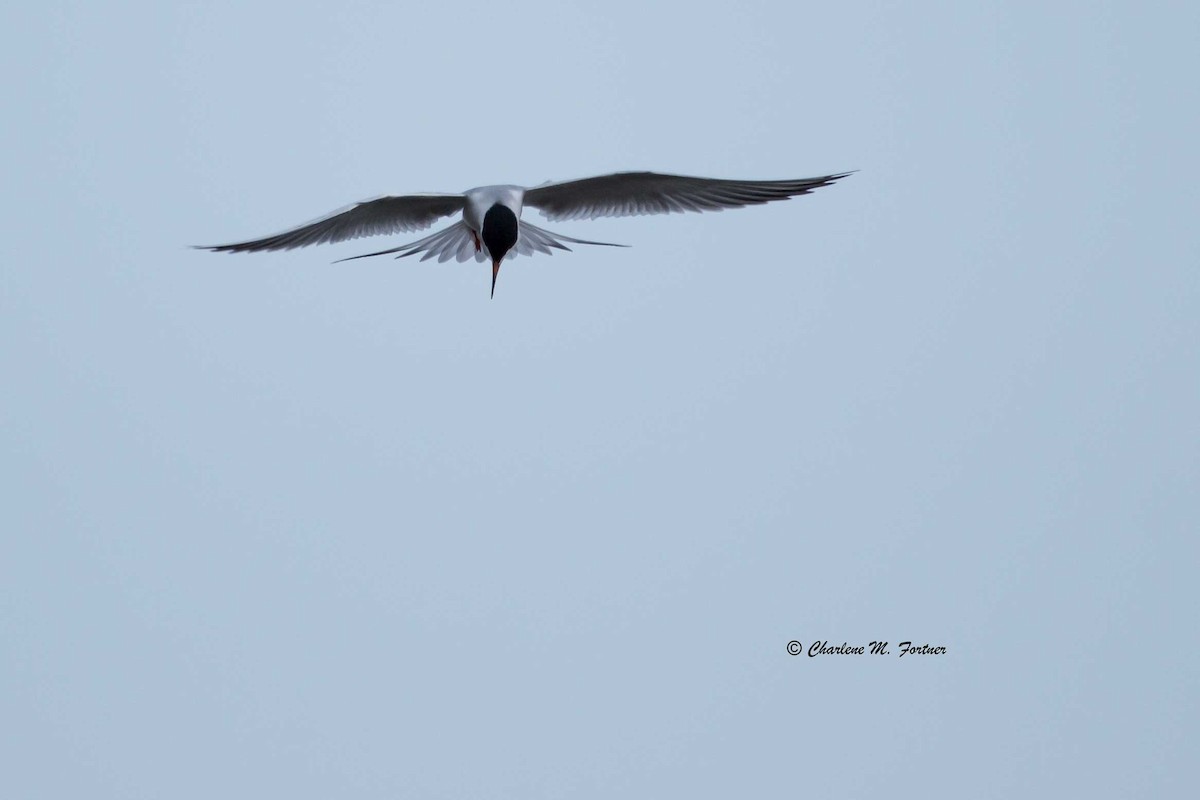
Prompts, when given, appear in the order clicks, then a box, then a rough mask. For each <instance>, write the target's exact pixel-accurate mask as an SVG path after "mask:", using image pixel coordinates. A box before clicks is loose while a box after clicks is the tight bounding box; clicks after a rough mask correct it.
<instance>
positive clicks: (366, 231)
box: [199, 194, 466, 253]
mask: <svg viewBox="0 0 1200 800" xmlns="http://www.w3.org/2000/svg"><path fill="white" fill-rule="evenodd" d="M465 203H466V198H465V197H464V196H463V195H461V194H414V195H405V196H402V197H378V198H376V199H374V200H364V201H363V202H361V203H355V204H354V205H352V206H348V207H346V208H343V209H339V210H338V211H335V212H333V213H332V214H328V215H326V216H324V217H321V218H320V219H318V220H314V221H313V222H309V223H308V224H306V225H301V226H300V227H298V228H292V229H291V230H288V231H284V232H283V233H277V234H275V235H274V236H267V237H265V238H262V239H254V240H252V241H249V242H237V243H235V244H218V245H201V246H200V247H199V249H201V250H212V251H213V252H216V253H220V252H226V253H250V252H255V251H259V250H291V249H292V248H295V247H307V246H309V245H310V244H329V243H333V242H344V241H346V240H347V239H359V238H362V237H364V236H378V235H380V234H389V233H409V232H411V231H419V230H422V229H424V228H428V227H429V226H430V225H432V224H433V223H434V221H435V220H437V219H439V218H440V217H444V216H447V215H449V214H454V213H455V212H458V211H462V209H463V206H464V204H465Z"/></svg>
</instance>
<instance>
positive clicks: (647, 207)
mask: <svg viewBox="0 0 1200 800" xmlns="http://www.w3.org/2000/svg"><path fill="white" fill-rule="evenodd" d="M849 174H850V173H849V172H842V173H839V174H835V175H824V176H822V177H819V178H799V179H797V180H782V181H737V180H720V179H717V178H692V177H687V176H683V175H660V174H658V173H654V172H618V173H615V174H612V175H601V176H598V177H595V178H583V179H582V180H575V181H563V182H559V183H545V184H542V185H541V186H535V187H533V188H526V187H524V186H507V185H506V186H480V187H478V188H476V189H469V190H467V191H465V192H462V193H461V194H410V195H401V196H397V197H392V196H385V197H377V198H375V199H374V200H364V201H363V202H361V203H355V204H354V205H351V206H347V207H346V208H342V209H339V210H337V211H334V212H333V213H332V214H328V215H326V216H324V217H321V218H320V219H318V220H314V221H313V222H309V223H308V224H306V225H301V226H299V227H297V228H292V229H291V230H287V231H284V232H283V233H277V234H275V235H274V236H267V237H264V238H262V239H252V240H251V241H248V242H237V243H234V244H221V245H203V246H201V247H200V248H199V249H202V250H212V251H214V252H226V253H249V252H256V251H260V250H291V249H293V248H296V247H307V246H308V245H310V244H326V243H333V242H343V241H346V240H348V239H359V238H361V237H364V236H378V235H382V234H395V233H410V232H412V231H419V230H423V229H425V228H428V227H429V226H430V225H432V224H433V223H434V221H436V220H438V219H440V218H441V217H446V216H449V215H451V214H457V213H461V214H462V219H461V220H459V221H458V222H456V223H454V224H453V225H451V226H450V227H448V228H446V229H444V230H441V231H438V232H437V233H435V234H433V235H432V236H427V237H425V238H424V239H420V240H418V241H415V242H410V243H409V244H405V245H401V246H400V247H393V248H390V249H388V250H380V251H379V252H377V253H365V254H363V255H361V256H351V257H350V258H343V259H340V260H341V261H351V260H353V259H355V258H370V257H372V256H382V255H388V254H390V253H395V254H396V258H404V257H405V256H411V255H415V254H417V253H421V252H423V253H425V255H424V256H422V257H421V260H422V261H425V260H427V259H430V258H437V260H438V261H439V262H443V261H448V260H450V259H451V258H454V259H457V260H458V261H459V262H463V261H466V260H467V259H469V258H472V257H473V258H474V259H475V260H476V261H479V262H482V261H484V260H485V259H488V260H491V262H492V296H493V297H495V295H496V276H497V275H498V274H499V273H500V263H501V262H502V261H504V260H505V259H506V258H513V257H514V256H516V255H518V254H520V255H523V256H530V255H533V254H534V253H545V254H547V255H551V254H552V253H553V250H554V249H558V250H570V249H571V248H569V247H567V246H566V244H564V242H570V243H571V244H593V245H602V246H605V247H627V246H628V245H620V244H613V243H612V242H591V241H588V240H586V239H574V238H572V237H570V236H564V235H562V234H560V233H551V232H550V231H548V230H544V229H543V228H539V227H537V226H536V225H533V224H530V223H529V222H526V221H525V220H522V219H521V212H522V210H524V207H525V206H531V207H533V208H536V209H538V210H539V211H540V212H541V213H542V215H543V216H545V217H546V218H547V219H549V220H551V221H556V220H571V219H595V218H597V217H626V216H636V215H639V214H669V213H672V212H676V211H679V212H682V211H720V210H722V209H725V208H742V207H744V206H750V205H760V204H762V203H770V202H772V201H774V200H786V199H788V198H790V197H795V196H797V195H802V194H808V193H809V192H811V191H812V190H813V189H819V188H821V187H822V186H828V185H829V184H831V183H833V182H834V181H836V180H839V179H840V178H844V177H846V176H847V175H849ZM335 263H336V262H335Z"/></svg>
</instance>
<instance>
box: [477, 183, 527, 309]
mask: <svg viewBox="0 0 1200 800" xmlns="http://www.w3.org/2000/svg"><path fill="white" fill-rule="evenodd" d="M518 230H519V228H518V225H517V215H516V214H514V213H513V211H512V209H511V208H509V207H508V206H503V205H501V204H499V203H496V204H495V205H494V206H492V207H491V208H489V209H488V210H487V213H486V214H484V215H483V230H482V231H481V232H480V238H481V239H483V246H484V247H486V248H487V252H488V256H489V257H490V258H491V259H492V295H493V296H494V295H495V294H496V276H497V275H498V274H499V272H500V262H501V261H503V260H504V256H506V255H508V251H509V250H511V249H512V248H513V245H515V244H516V243H517V235H518Z"/></svg>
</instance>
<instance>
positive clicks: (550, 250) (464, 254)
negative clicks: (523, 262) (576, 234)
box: [333, 220, 629, 264]
mask: <svg viewBox="0 0 1200 800" xmlns="http://www.w3.org/2000/svg"><path fill="white" fill-rule="evenodd" d="M518 230H519V235H518V237H517V243H516V245H514V246H513V248H512V249H511V250H509V251H508V253H507V255H506V257H507V258H514V257H515V256H517V255H522V256H532V255H534V254H536V253H545V254H546V255H553V254H554V251H555V250H568V251H569V250H570V249H571V248H569V247H567V246H566V244H564V242H570V243H571V244H591V245H599V246H601V247H629V245H627V244H615V243H613V242H592V241H588V240H587V239H575V238H572V237H570V236H564V235H562V234H561V233H551V232H550V231H548V230H545V229H543V228H539V227H538V226H536V225H532V224H530V223H528V222H525V221H523V220H522V221H521V222H519V227H518ZM393 253H394V254H395V255H396V258H407V257H408V256H415V255H416V254H417V253H424V254H425V255H423V256H421V260H422V261H428V260H429V259H431V258H436V259H437V260H438V262H439V263H441V262H445V261H449V260H450V259H452V258H453V259H455V260H456V261H458V262H459V263H462V262H463V261H468V260H470V259H471V258H474V259H475V260H476V261H484V260H486V257H485V256H484V254H483V252H482V251H479V250H476V249H475V237H474V236H473V235H472V233H471V229H470V228H468V227H467V224H466V223H465V222H461V221H460V222H456V223H454V224H453V225H451V226H450V227H448V228H444V229H443V230H440V231H438V232H437V233H434V234H432V235H430V236H426V237H425V238H424V239H418V240H417V241H415V242H409V243H408V244H402V245H400V246H399V247H391V248H388V249H387V250H380V251H378V252H375V253H363V254H362V255H360V256H350V257H348V258H340V259H338V260H337V261H335V262H333V263H335V264H340V263H341V262H343V261H354V260H355V259H359V258H373V257H375V256H386V255H392V254H393Z"/></svg>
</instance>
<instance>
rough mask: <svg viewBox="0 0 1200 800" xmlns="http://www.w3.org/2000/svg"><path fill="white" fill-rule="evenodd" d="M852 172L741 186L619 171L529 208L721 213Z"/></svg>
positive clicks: (552, 215) (567, 213) (585, 214)
mask: <svg viewBox="0 0 1200 800" xmlns="http://www.w3.org/2000/svg"><path fill="white" fill-rule="evenodd" d="M853 173H854V171H853V170H852V171H850V172H839V173H834V174H831V175H822V176H820V177H816V178H797V179H793V180H778V181H739V180H723V179H719V178H694V177H689V176H685V175H662V174H659V173H655V172H618V173H615V174H612V175H601V176H598V177H595V178H583V179H582V180H577V181H566V182H563V183H552V184H548V185H543V186H538V187H535V188H533V189H529V190H528V191H526V192H525V200H524V202H525V205H527V206H532V207H533V208H536V209H538V210H539V211H541V212H542V215H543V216H545V217H546V218H547V219H550V220H556V221H557V220H569V219H595V218H597V217H625V216H636V215H640V214H671V213H682V212H684V211H720V210H722V209H725V208H742V207H744V206H749V205H759V204H762V203H770V202H772V201H775V200H786V199H788V198H790V197H796V196H798V195H802V194H808V193H809V192H811V191H813V190H815V189H820V188H821V187H823V186H829V185H830V184H832V183H834V182H835V181H838V180H841V179H842V178H845V177H846V176H848V175H852V174H853Z"/></svg>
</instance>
